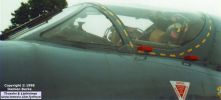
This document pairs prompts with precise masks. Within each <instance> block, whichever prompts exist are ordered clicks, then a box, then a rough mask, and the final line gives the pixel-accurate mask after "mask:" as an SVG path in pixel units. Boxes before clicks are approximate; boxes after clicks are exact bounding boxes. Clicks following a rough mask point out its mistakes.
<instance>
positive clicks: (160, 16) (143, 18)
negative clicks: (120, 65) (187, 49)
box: [109, 7, 205, 49]
mask: <svg viewBox="0 0 221 100" xmlns="http://www.w3.org/2000/svg"><path fill="white" fill-rule="evenodd" d="M109 8H110V9H111V10H112V11H113V12H114V13H115V14H116V15H117V16H118V17H119V19H120V20H121V21H122V22H123V24H124V25H125V28H126V30H127V31H128V34H129V36H130V38H131V39H132V41H133V42H135V44H145V43H147V44H148V45H151V46H153V47H156V48H161V49H164V48H176V47H180V46H183V45H185V44H186V43H188V42H190V41H192V40H193V39H194V38H195V37H196V36H197V35H198V34H199V33H200V31H201V29H202V28H203V25H204V21H205V19H204V17H203V16H202V15H201V14H199V13H194V14H193V13H191V14H190V13H185V12H183V13H182V12H175V11H171V12H170V11H165V12H164V11H162V10H161V11H159V10H146V9H140V8H139V9H138V8H127V7H125V8H124V7H122V8H120V9H119V8H117V7H109Z"/></svg>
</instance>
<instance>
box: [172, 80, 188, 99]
mask: <svg viewBox="0 0 221 100" xmlns="http://www.w3.org/2000/svg"><path fill="white" fill-rule="evenodd" d="M170 83H171V85H172V87H173V89H174V91H175V93H176V95H177V97H178V99H179V100H185V99H186V96H187V93H188V90H189V87H190V82H182V81H170Z"/></svg>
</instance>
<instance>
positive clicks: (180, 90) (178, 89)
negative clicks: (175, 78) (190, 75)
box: [176, 85, 186, 98]
mask: <svg viewBox="0 0 221 100" xmlns="http://www.w3.org/2000/svg"><path fill="white" fill-rule="evenodd" d="M176 89H177V91H178V93H179V95H180V96H181V97H182V98H183V95H184V92H185V90H186V86H183V85H176Z"/></svg>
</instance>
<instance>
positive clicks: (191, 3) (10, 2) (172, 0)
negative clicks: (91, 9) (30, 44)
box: [0, 0, 221, 34]
mask: <svg viewBox="0 0 221 100" xmlns="http://www.w3.org/2000/svg"><path fill="white" fill-rule="evenodd" d="M28 1H29V0H0V31H4V30H5V29H7V28H9V27H10V25H12V23H11V19H12V18H13V15H12V14H13V13H15V10H17V9H18V8H19V7H20V6H21V5H22V4H21V3H22V2H23V3H27V2H28ZM33 1H34V0H33ZM35 1H38V2H40V1H41V0H35ZM66 2H67V7H68V6H71V5H74V4H77V3H81V2H101V3H103V2H104V3H118V4H135V5H151V6H156V7H161V8H164V7H165V8H172V9H173V8H175V9H179V10H188V11H201V12H204V13H208V14H211V15H215V16H218V17H221V0H121V1H119V0H66ZM1 33H2V32H0V34H1Z"/></svg>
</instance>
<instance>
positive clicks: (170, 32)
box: [161, 14, 188, 45]
mask: <svg viewBox="0 0 221 100" xmlns="http://www.w3.org/2000/svg"><path fill="white" fill-rule="evenodd" d="M171 21H172V24H171V25H169V26H168V28H167V30H166V33H165V34H164V36H162V38H161V42H163V43H169V44H170V43H171V44H175V45H181V44H182V40H183V39H182V38H184V36H185V33H186V32H187V31H188V19H187V18H185V17H184V16H182V15H178V14H177V15H175V16H172V17H171Z"/></svg>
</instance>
